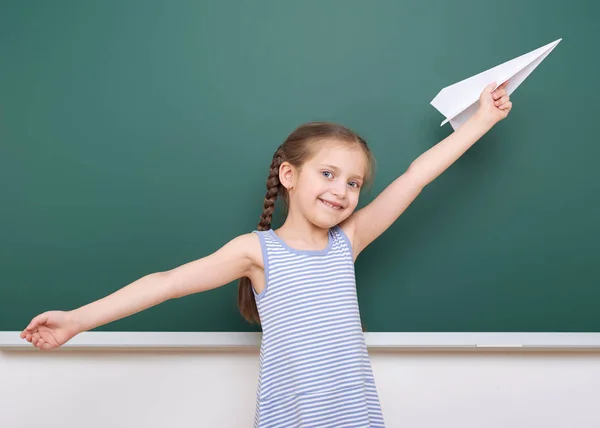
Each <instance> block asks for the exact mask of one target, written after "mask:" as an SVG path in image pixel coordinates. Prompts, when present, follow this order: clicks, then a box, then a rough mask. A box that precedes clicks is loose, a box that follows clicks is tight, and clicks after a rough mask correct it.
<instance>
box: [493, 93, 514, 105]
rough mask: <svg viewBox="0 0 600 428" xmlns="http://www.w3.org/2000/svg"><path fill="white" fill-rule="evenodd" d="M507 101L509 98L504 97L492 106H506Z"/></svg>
mask: <svg viewBox="0 0 600 428" xmlns="http://www.w3.org/2000/svg"><path fill="white" fill-rule="evenodd" d="M509 99H510V98H509V96H508V95H504V96H503V97H502V98H500V99H499V100H496V101H494V104H495V105H496V107H498V106H501V105H502V104H506V103H507V102H508V101H509Z"/></svg>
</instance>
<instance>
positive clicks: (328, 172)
mask: <svg viewBox="0 0 600 428" xmlns="http://www.w3.org/2000/svg"><path fill="white" fill-rule="evenodd" d="M321 174H323V176H324V177H327V178H331V177H333V174H332V173H331V171H322V172H321ZM327 174H329V175H327Z"/></svg>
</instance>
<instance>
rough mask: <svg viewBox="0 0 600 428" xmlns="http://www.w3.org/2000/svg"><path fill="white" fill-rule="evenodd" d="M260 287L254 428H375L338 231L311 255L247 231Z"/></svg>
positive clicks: (348, 263) (350, 266)
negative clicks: (257, 247)
mask: <svg viewBox="0 0 600 428" xmlns="http://www.w3.org/2000/svg"><path fill="white" fill-rule="evenodd" d="M255 233H257V234H258V236H259V238H260V242H261V246H262V251H263V260H264V266H265V278H266V286H265V289H264V290H263V291H262V292H261V293H260V294H257V293H256V292H255V297H256V304H257V307H258V312H259V314H260V319H261V325H262V331H263V335H262V343H261V349H260V377H259V384H258V391H257V404H256V416H255V423H254V426H255V428H271V427H274V428H275V427H276V428H287V427H319V428H329V427H332V428H333V427H335V428H342V427H352V428H361V427H383V426H384V422H383V416H382V412H381V408H380V404H379V397H378V394H377V390H376V387H375V382H374V379H373V373H372V370H371V363H370V360H369V355H368V353H367V348H366V345H365V340H364V335H363V332H362V326H361V321H360V316H359V310H358V303H357V298H356V284H355V278H354V262H353V258H352V250H351V246H350V243H349V241H348V238H347V237H346V235H345V234H344V232H343V231H342V230H341V229H340V228H339V227H334V228H332V229H331V230H330V231H329V242H328V245H327V247H326V248H325V249H323V250H318V251H309V250H295V249H293V248H291V247H289V246H288V245H287V244H286V243H285V242H284V241H283V240H281V239H280V238H279V237H278V236H277V235H276V234H275V232H274V231H273V230H272V229H270V230H266V231H260V232H259V231H255Z"/></svg>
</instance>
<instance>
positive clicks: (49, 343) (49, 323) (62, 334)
mask: <svg viewBox="0 0 600 428" xmlns="http://www.w3.org/2000/svg"><path fill="white" fill-rule="evenodd" d="M78 333H79V329H78V327H77V322H76V319H75V317H74V316H73V315H72V313H71V312H64V311H49V312H44V313H42V314H40V315H38V316H37V317H35V318H34V319H32V320H31V322H30V323H29V325H28V326H27V327H26V328H25V330H23V331H22V332H21V339H25V340H27V341H28V342H31V344H33V345H34V346H35V347H37V348H39V349H41V350H44V351H50V350H52V349H55V348H58V347H59V346H62V345H64V344H65V343H67V342H68V341H69V340H70V339H71V338H72V337H73V336H75V335H76V334H78Z"/></svg>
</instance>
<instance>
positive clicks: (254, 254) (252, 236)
mask: <svg viewBox="0 0 600 428" xmlns="http://www.w3.org/2000/svg"><path fill="white" fill-rule="evenodd" d="M259 233H260V232H259ZM227 245H231V246H233V247H234V248H235V249H236V250H237V251H238V252H239V254H242V255H243V256H244V257H245V258H246V259H248V260H249V261H250V262H252V264H253V265H256V266H259V267H262V265H263V259H262V249H261V244H260V238H259V235H258V233H256V232H248V233H244V234H242V235H238V236H236V237H235V238H233V239H232V240H231V241H229V243H228V244H227Z"/></svg>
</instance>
